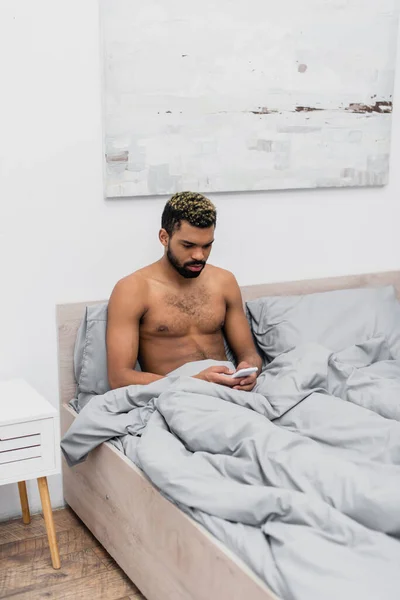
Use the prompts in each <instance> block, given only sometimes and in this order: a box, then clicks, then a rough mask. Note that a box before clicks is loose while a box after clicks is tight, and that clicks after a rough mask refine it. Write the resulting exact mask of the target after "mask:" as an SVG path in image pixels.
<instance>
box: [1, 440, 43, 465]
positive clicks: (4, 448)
mask: <svg viewBox="0 0 400 600" xmlns="http://www.w3.org/2000/svg"><path fill="white" fill-rule="evenodd" d="M40 444H41V435H40V433H33V434H31V435H23V436H18V437H12V438H8V439H5V440H1V439H0V455H1V454H2V453H3V452H9V451H10V450H19V449H20V448H29V447H30V446H40ZM0 462H1V456H0Z"/></svg>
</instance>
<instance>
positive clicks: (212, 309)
mask: <svg viewBox="0 0 400 600" xmlns="http://www.w3.org/2000/svg"><path fill="white" fill-rule="evenodd" d="M225 310H226V308H225V301H224V299H223V297H222V295H221V294H216V293H213V292H211V291H210V290H207V288H205V287H198V288H196V289H194V290H193V291H187V292H185V293H177V292H175V291H167V292H165V291H164V292H163V293H155V294H154V295H153V297H152V298H150V302H149V308H148V310H147V312H146V314H145V315H144V318H143V322H142V325H143V330H144V331H145V332H148V333H152V334H160V335H163V334H164V335H166V334H167V335H168V334H169V335H176V336H183V335H189V334H210V333H215V332H216V331H219V330H220V329H222V327H223V324H224V321H225Z"/></svg>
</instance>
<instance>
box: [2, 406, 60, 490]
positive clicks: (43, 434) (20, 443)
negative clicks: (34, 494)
mask: <svg viewBox="0 0 400 600" xmlns="http://www.w3.org/2000/svg"><path fill="white" fill-rule="evenodd" d="M54 424H55V421H54V419H51V418H50V419H38V420H37V421H30V422H26V423H13V424H12V425H3V426H0V483H1V480H8V479H10V477H12V478H14V479H15V481H18V480H22V479H24V478H26V479H29V477H36V474H37V473H40V472H42V471H46V470H47V471H50V470H52V469H54V467H55V436H54Z"/></svg>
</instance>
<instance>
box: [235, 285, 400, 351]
mask: <svg viewBox="0 0 400 600" xmlns="http://www.w3.org/2000/svg"><path fill="white" fill-rule="evenodd" d="M246 306H247V311H248V314H249V316H250V319H251V328H252V331H253V334H254V336H255V338H256V340H257V343H258V345H259V347H260V348H261V349H262V351H263V353H264V354H265V356H266V357H267V359H268V360H273V359H274V358H276V357H277V356H279V355H280V354H282V353H283V352H288V351H289V350H291V349H292V348H295V347H296V346H298V345H299V344H303V343H307V342H317V343H319V344H321V345H323V346H325V347H327V348H329V349H331V350H335V351H338V350H343V349H344V348H347V347H348V346H352V345H354V344H357V343H360V342H362V341H363V340H365V339H368V338H371V337H374V336H376V335H383V336H385V337H386V339H387V342H388V345H389V347H390V350H391V353H392V355H393V357H394V358H400V303H399V302H398V300H397V298H396V292H395V289H394V287H393V286H385V287H379V288H360V289H350V290H335V291H332V292H323V293H318V294H306V295H301V296H269V297H265V298H258V299H257V300H251V301H249V302H247V303H246Z"/></svg>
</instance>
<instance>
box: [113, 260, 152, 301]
mask: <svg viewBox="0 0 400 600" xmlns="http://www.w3.org/2000/svg"><path fill="white" fill-rule="evenodd" d="M150 266H151V265H150ZM150 279H151V270H150V268H149V267H144V268H143V269H139V270H138V271H134V272H133V273H130V274H129V275H126V276H125V277H122V279H120V280H119V281H117V283H116V284H115V286H114V289H113V291H112V293H111V296H110V305H111V308H112V307H114V308H117V307H118V309H123V310H128V311H131V310H134V311H136V310H140V311H141V310H143V311H145V310H146V307H147V298H148V292H149V282H150Z"/></svg>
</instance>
